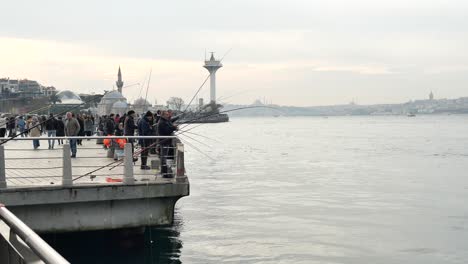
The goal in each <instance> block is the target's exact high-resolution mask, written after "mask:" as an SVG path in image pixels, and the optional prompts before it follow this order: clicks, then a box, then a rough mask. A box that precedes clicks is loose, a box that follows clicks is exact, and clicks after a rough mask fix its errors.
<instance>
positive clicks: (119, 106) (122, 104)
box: [112, 101, 128, 109]
mask: <svg viewBox="0 0 468 264" xmlns="http://www.w3.org/2000/svg"><path fill="white" fill-rule="evenodd" d="M127 107H128V105H127V103H125V102H121V101H118V102H115V103H114V104H113V105H112V108H113V109H126V108H127Z"/></svg>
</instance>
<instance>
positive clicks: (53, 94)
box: [49, 91, 61, 105]
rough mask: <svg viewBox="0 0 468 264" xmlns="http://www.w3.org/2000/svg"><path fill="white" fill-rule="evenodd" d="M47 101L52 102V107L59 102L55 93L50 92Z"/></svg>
mask: <svg viewBox="0 0 468 264" xmlns="http://www.w3.org/2000/svg"><path fill="white" fill-rule="evenodd" d="M49 101H50V102H52V104H53V105H55V104H56V103H57V102H61V101H60V99H59V98H58V96H57V92H55V91H54V92H52V95H51V96H50V98H49Z"/></svg>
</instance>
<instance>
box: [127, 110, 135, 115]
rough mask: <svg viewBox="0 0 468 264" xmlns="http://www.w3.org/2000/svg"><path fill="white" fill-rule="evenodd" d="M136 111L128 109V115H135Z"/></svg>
mask: <svg viewBox="0 0 468 264" xmlns="http://www.w3.org/2000/svg"><path fill="white" fill-rule="evenodd" d="M134 113H135V111H133V110H130V111H128V113H127V115H133V114H134Z"/></svg>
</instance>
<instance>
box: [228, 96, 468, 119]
mask: <svg viewBox="0 0 468 264" xmlns="http://www.w3.org/2000/svg"><path fill="white" fill-rule="evenodd" d="M249 106H250V107H255V108H249V109H243V110H240V111H233V112H230V113H229V114H230V115H231V116H345V115H408V114H468V97H461V98H458V99H434V95H433V94H432V93H431V94H430V95H429V98H428V99H427V100H415V101H409V102H406V103H402V104H376V105H358V104H355V103H350V104H346V105H329V106H311V107H296V106H279V105H273V104H264V103H262V102H261V101H260V100H256V101H255V102H254V103H253V104H251V105H232V104H227V105H225V106H224V111H226V110H231V109H236V108H241V107H249Z"/></svg>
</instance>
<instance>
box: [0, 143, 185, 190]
mask: <svg viewBox="0 0 468 264" xmlns="http://www.w3.org/2000/svg"><path fill="white" fill-rule="evenodd" d="M91 139H92V140H97V142H96V143H97V144H99V141H100V142H102V141H104V140H106V139H108V141H110V142H111V143H110V144H108V146H104V147H102V146H99V147H98V146H95V147H89V146H84V147H81V146H77V150H78V153H80V152H82V150H88V151H87V153H88V155H81V156H80V155H78V156H77V158H76V159H73V160H82V161H83V160H85V161H84V162H81V163H80V162H76V161H74V162H72V157H71V147H70V144H69V143H68V142H65V144H63V147H62V153H61V155H56V154H55V155H50V154H53V153H57V152H56V151H58V150H60V149H52V151H50V152H42V151H41V152H33V151H35V150H33V149H31V148H27V147H24V144H23V146H22V147H21V148H18V147H16V148H10V147H14V146H15V142H14V141H10V142H8V143H7V144H6V145H7V147H5V145H0V188H7V186H8V185H11V184H10V183H11V182H12V181H14V184H13V185H20V186H21V185H31V184H39V185H41V184H47V182H49V184H56V182H59V181H60V178H61V184H62V185H63V186H68V187H69V186H73V185H74V184H77V183H78V182H79V181H81V180H82V179H83V178H85V177H89V178H90V179H91V180H94V179H95V178H97V177H105V178H106V180H110V181H108V182H123V184H134V183H135V178H136V176H151V175H154V176H156V177H157V176H161V177H164V178H172V179H173V180H175V181H176V182H180V181H181V180H182V181H185V180H186V176H185V166H184V146H183V144H182V143H180V140H178V138H177V137H176V136H89V137H81V136H76V137H22V138H16V140H17V141H32V140H40V141H47V140H55V141H57V140H65V141H70V140H82V141H83V142H85V141H87V140H91ZM120 139H125V140H127V141H130V140H132V141H135V144H134V145H133V146H132V143H130V142H126V143H125V142H124V144H122V142H120V144H119V143H118V142H117V141H118V140H120ZM138 139H142V140H144V141H146V142H151V144H149V143H147V144H143V145H139V144H138ZM164 141H171V143H170V144H160V143H162V142H164ZM166 143H167V142H166ZM122 147H123V148H122ZM49 150H51V149H49ZM150 150H157V151H155V152H158V153H157V154H154V153H155V152H153V154H151V155H150V156H151V158H150V159H149V160H148V161H149V162H150V164H147V166H149V165H151V166H149V167H150V169H152V170H153V171H143V170H141V171H140V172H139V173H138V172H137V171H136V170H135V167H137V166H138V165H137V164H136V163H135V159H137V158H140V159H141V158H145V157H146V155H148V152H150ZM10 151H11V152H14V153H12V155H10ZM103 151H104V152H103ZM23 153H28V155H23ZM36 153H37V154H36ZM42 153H47V156H41V154H42ZM89 153H91V154H92V155H89ZM13 154H14V155H13ZM109 158H113V161H112V162H109V161H106V160H107V159H109ZM60 160H61V163H60ZM93 162H94V164H93ZM141 169H143V168H141ZM155 170H156V171H158V170H159V173H157V174H156V173H153V172H154V171H155ZM50 171H52V172H54V173H55V174H54V175H51V173H50ZM102 171H104V173H102ZM25 173H33V175H24V174H25ZM52 174H53V173H52ZM115 177H121V178H117V179H116V178H115ZM155 179H156V178H155Z"/></svg>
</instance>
